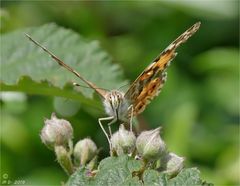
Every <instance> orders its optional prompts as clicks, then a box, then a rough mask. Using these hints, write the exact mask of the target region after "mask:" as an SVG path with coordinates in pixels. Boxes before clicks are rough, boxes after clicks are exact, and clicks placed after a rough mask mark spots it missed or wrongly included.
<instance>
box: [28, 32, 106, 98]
mask: <svg viewBox="0 0 240 186" xmlns="http://www.w3.org/2000/svg"><path fill="white" fill-rule="evenodd" d="M25 35H26V37H27V38H28V39H29V40H30V41H32V42H33V43H34V44H36V45H37V46H39V47H40V48H42V49H43V50H44V51H45V52H46V53H48V54H49V55H50V57H51V58H52V59H54V60H55V61H56V62H57V63H58V64H59V65H60V66H62V67H64V68H65V69H67V70H68V71H70V72H72V73H73V74H75V76H77V77H78V78H79V79H81V80H82V81H83V82H84V83H86V84H87V85H88V86H89V87H90V88H92V89H94V90H95V91H96V92H97V93H98V94H99V95H100V96H102V97H104V96H105V92H104V91H101V90H99V89H98V88H97V87H96V86H95V85H94V84H93V83H91V82H89V81H87V80H86V79H84V78H83V77H82V76H81V75H80V74H79V73H78V72H77V71H75V70H74V69H73V68H71V67H70V66H68V65H67V64H65V63H64V62H63V61H62V60H61V59H59V58H58V57H57V56H55V55H54V54H53V53H52V52H50V51H49V50H48V49H47V48H45V47H44V46H42V45H41V44H40V43H38V42H37V41H35V40H34V39H33V38H32V37H31V36H30V35H28V34H26V33H25Z"/></svg>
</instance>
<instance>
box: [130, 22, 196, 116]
mask: <svg viewBox="0 0 240 186" xmlns="http://www.w3.org/2000/svg"><path fill="white" fill-rule="evenodd" d="M199 27H200V22H198V23H196V24H194V25H193V26H192V27H190V28H189V29H188V30H186V31H185V32H184V33H183V34H181V35H180V36H179V37H178V38H177V39H176V40H175V41H173V42H172V43H171V44H170V45H169V46H168V47H167V48H166V49H165V50H164V51H163V52H162V53H161V54H160V55H159V56H158V57H157V58H156V59H155V60H154V61H153V62H152V63H151V64H150V65H149V66H148V67H147V68H146V69H145V70H144V71H143V72H142V73H141V74H140V75H139V76H138V78H137V79H136V80H135V81H134V82H133V83H132V84H131V86H130V88H129V89H128V91H127V92H126V94H125V98H126V99H127V100H128V101H129V104H131V105H132V106H133V115H134V116H135V115H138V114H140V113H141V112H143V111H144V109H145V107H146V105H147V104H148V103H149V102H150V101H151V100H152V99H153V98H154V97H155V96H157V95H158V94H159V92H160V91H161V88H162V87H163V85H164V83H165V81H166V77H167V73H166V69H167V67H168V66H169V65H170V62H171V61H172V60H173V59H174V58H175V56H176V55H177V53H176V52H175V50H176V48H177V47H178V46H180V45H181V44H182V43H184V42H186V41H187V40H188V38H190V37H191V36H192V35H193V34H194V33H195V32H196V31H197V30H198V29H199Z"/></svg>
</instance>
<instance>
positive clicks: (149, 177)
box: [67, 155, 210, 186]
mask: <svg viewBox="0 0 240 186" xmlns="http://www.w3.org/2000/svg"><path fill="white" fill-rule="evenodd" d="M142 168H143V163H142V161H141V160H135V159H133V158H131V157H128V156H127V155H124V156H119V157H108V158H105V159H104V160H102V161H101V162H100V164H99V166H98V170H97V173H96V175H95V176H93V177H90V176H88V175H91V174H89V172H88V171H87V170H86V169H85V168H80V169H78V170H77V171H76V172H75V173H74V174H73V175H72V176H71V177H70V178H69V180H68V183H67V185H68V186H82V185H84V186H90V185H91V186H92V185H98V186H111V185H119V186H125V185H134V186H140V185H144V186H150V185H157V186H172V185H174V186H177V185H179V186H182V185H186V186H192V185H210V184H208V183H206V182H202V180H201V179H200V177H199V176H200V171H199V170H198V169H197V168H189V169H183V170H182V171H181V172H180V173H179V174H178V175H177V176H176V177H174V178H172V179H170V178H169V176H167V174H163V173H160V172H158V171H156V170H153V169H147V170H145V171H144V172H143V175H142V176H141V175H139V177H138V176H133V175H136V174H133V173H136V172H135V171H138V172H139V173H140V172H142ZM140 178H141V179H140Z"/></svg>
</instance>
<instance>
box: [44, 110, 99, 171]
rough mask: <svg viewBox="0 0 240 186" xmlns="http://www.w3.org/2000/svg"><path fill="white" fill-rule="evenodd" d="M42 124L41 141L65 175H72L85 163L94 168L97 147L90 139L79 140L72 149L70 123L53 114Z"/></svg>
mask: <svg viewBox="0 0 240 186" xmlns="http://www.w3.org/2000/svg"><path fill="white" fill-rule="evenodd" d="M44 123H45V125H44V127H43V129H42V130H41V134H40V137H41V140H42V142H43V143H44V144H45V145H46V146H47V147H48V148H49V149H51V150H54V152H55V154H56V157H57V161H58V162H59V164H60V165H61V167H62V168H63V169H64V170H65V171H66V173H67V174H69V175H70V174H72V173H73V172H74V170H76V168H77V167H79V166H85V165H87V163H89V164H90V166H89V167H92V168H93V167H94V162H95V160H96V157H97V146H96V145H95V143H94V142H93V141H92V140H91V139H89V138H86V139H83V140H79V141H78V142H77V144H76V145H75V147H74V149H73V142H72V139H73V129H72V126H71V124H70V122H68V121H67V120H64V119H59V118H57V117H56V115H55V114H54V113H53V114H52V116H51V119H46V120H45V121H44ZM92 160H93V161H92ZM73 162H74V163H73Z"/></svg>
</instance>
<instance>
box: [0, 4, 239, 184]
mask: <svg viewBox="0 0 240 186" xmlns="http://www.w3.org/2000/svg"><path fill="white" fill-rule="evenodd" d="M1 3H2V4H1V5H2V6H1V9H0V18H1V24H0V29H1V30H0V31H1V81H2V80H3V79H4V78H5V79H8V78H6V76H7V75H9V74H7V73H6V71H8V72H9V73H14V68H11V67H9V66H4V65H3V64H6V63H7V61H8V60H9V59H5V58H3V56H6V55H5V53H3V52H8V53H9V54H11V52H12V53H13V55H12V56H14V51H18V50H19V49H20V51H21V49H23V47H24V46H25V45H26V43H23V42H24V41H23V38H17V37H16V38H12V40H13V41H14V42H15V46H16V48H15V49H7V50H6V48H4V46H5V45H7V43H4V39H2V36H3V37H4V35H5V34H8V33H10V32H12V31H16V30H18V29H25V28H26V27H35V26H42V25H43V24H46V23H55V24H57V25H59V26H61V27H65V28H68V29H70V30H73V31H75V32H77V33H78V34H79V35H81V37H83V38H84V39H85V40H86V42H87V43H90V42H92V41H93V40H98V42H99V44H100V48H101V50H103V51H105V52H107V53H108V54H109V56H110V58H107V59H106V60H108V61H109V63H107V64H105V65H104V66H101V65H100V66H99V67H98V68H97V67H96V68H86V67H85V68H86V70H85V69H82V72H81V69H80V70H79V71H80V72H81V73H83V74H84V76H85V77H89V79H90V80H92V81H94V82H96V83H97V82H99V81H100V80H99V78H98V77H101V76H104V77H106V79H104V78H103V80H104V81H103V82H102V83H100V82H99V83H100V84H99V86H101V87H103V88H119V87H120V86H121V85H123V82H124V81H123V80H124V78H123V77H122V72H123V73H124V77H125V79H129V80H130V81H133V80H134V79H135V78H136V77H137V75H138V74H139V73H140V72H141V71H142V70H143V69H144V68H145V67H146V66H147V65H148V64H149V63H150V62H151V61H152V59H154V58H155V57H156V56H157V55H158V54H159V53H160V52H161V51H162V50H163V49H164V48H165V47H166V46H167V45H168V44H169V43H170V42H171V41H172V40H173V39H175V38H176V37H177V36H178V35H179V34H181V33H182V32H183V31H184V30H185V29H187V28H188V27H190V26H191V25H192V24H194V23H195V22H197V21H201V22H202V25H201V28H200V30H199V31H198V33H196V34H195V35H194V36H193V38H190V39H189V41H188V42H187V43H186V44H184V45H183V46H182V47H180V48H179V50H178V56H177V57H176V59H175V60H174V61H173V63H172V65H171V66H170V68H169V69H168V80H167V83H166V84H165V86H164V88H163V91H162V92H161V94H160V95H159V96H158V97H157V98H156V99H155V100H154V101H153V102H152V103H151V104H150V105H149V106H148V108H147V109H146V111H145V112H144V113H143V114H141V116H139V118H138V119H139V121H140V129H141V130H144V129H150V128H155V127H158V126H159V125H161V126H162V127H163V132H162V136H163V139H164V140H165V141H166V143H167V145H168V147H169V150H170V151H173V152H175V153H177V154H178V155H180V156H184V157H186V166H187V167H193V166H197V167H198V168H199V169H200V170H201V174H202V175H201V177H202V178H203V179H205V180H207V181H208V182H212V183H215V184H216V185H226V184H229V185H234V184H235V185H236V184H239V174H240V172H239V166H240V159H239V157H240V156H239V155H240V154H239V98H238V96H239V10H238V7H239V3H238V1H233V0H232V1H200V0H199V1H160V2H157V1H152V2H148V3H147V2H142V1H131V2H127V1H125V2H117V1H113V2H112V1H111V2H110V1H106V2H85V1H82V2H68V1H66V2H64V1H59V2H57V1H55V2H27V1H21V2H13V1H1ZM44 37H46V40H47V38H48V37H50V34H48V32H47V31H46V33H43V34H42V36H41V39H44ZM36 39H37V38H36ZM5 41H6V40H5ZM54 41H55V40H54V39H52V40H51V42H49V40H48V42H47V43H46V44H47V46H49V47H48V48H49V49H51V50H53V51H54V53H56V54H58V55H60V56H61V55H62V56H63V57H65V56H66V54H65V53H70V54H74V53H75V54H78V51H73V50H74V47H72V46H69V48H66V50H64V51H58V47H59V46H58V45H55V44H54ZM58 42H59V41H56V43H58ZM27 44H29V47H30V46H32V44H31V43H29V42H28V43H27ZM68 50H69V51H68ZM79 53H81V51H80V49H79ZM23 54H24V53H23V52H21V54H19V55H21V56H24V55H23ZM15 55H17V56H18V53H17V54H16V53H15ZM25 55H26V56H27V55H30V54H28V53H26V54H25ZM79 55H80V54H79ZM12 56H11V55H9V58H10V57H12ZM39 56H44V59H45V60H48V61H51V60H50V59H48V56H47V55H45V54H44V53H41V52H40V54H39ZM93 56H95V55H93ZM66 59H72V58H68V57H66ZM73 59H74V58H73ZM3 60H4V61H3ZM28 60H29V58H28ZM31 60H33V62H36V61H37V59H36V58H34V57H32V58H31ZM93 60H97V59H95V58H94V59H93ZM17 62H18V61H17V60H16V63H17ZM23 62H24V61H20V60H19V62H18V63H17V64H19V63H20V64H21V63H23ZM42 62H44V61H42ZM65 62H66V63H68V61H66V60H65ZM52 63H53V62H52ZM69 63H71V61H69ZM111 63H112V64H111ZM113 64H114V65H113ZM112 66H115V67H116V69H112V71H111V70H110V69H111V67H112ZM119 66H120V67H119ZM4 67H5V68H4ZM115 67H112V68H115ZM6 68H8V69H6ZM56 68H58V67H56ZM83 68H84V66H83ZM105 69H108V70H105ZM36 70H37V68H36ZM42 73H43V74H44V72H42ZM47 73H49V71H48V72H47ZM59 73H64V72H63V71H62V70H61V71H59ZM115 73H117V75H114V74H115ZM99 74H101V76H99ZM48 75H49V74H48ZM9 76H10V75H9ZM49 76H51V73H50V75H49ZM70 77H73V76H70V75H69V76H68V78H70ZM95 79H96V81H95ZM111 80H112V82H113V83H110V81H111ZM7 81H8V80H6V81H4V82H5V83H6V82H7ZM9 81H10V80H9ZM20 82H21V83H22V87H24V86H25V87H26V86H27V87H28V88H29V89H30V90H31V88H32V89H34V90H36V88H39V86H37V85H35V84H34V83H33V82H31V80H30V79H28V78H27V77H25V78H23V79H21V81H20ZM8 83H9V82H8ZM104 85H106V87H104ZM43 86H47V83H46V82H45V83H44V82H43ZM40 87H41V86H40ZM1 88H2V90H9V91H10V90H12V91H10V93H12V92H16V90H18V89H16V88H15V89H14V88H13V89H11V88H9V87H8V86H7V83H6V84H4V85H3V84H2V85H1ZM124 88H126V87H124ZM72 89H73V88H72V87H71V86H69V85H68V86H67V87H65V89H64V90H60V89H56V90H55V92H56V94H55V95H58V96H64V97H65V98H60V97H54V96H52V95H51V94H43V93H42V92H41V90H40V89H39V91H26V90H24V89H23V91H24V92H21V93H20V94H19V93H18V94H10V93H9V92H2V93H1V174H0V176H1V182H2V181H3V180H4V179H5V180H6V177H4V176H6V174H7V176H8V178H7V180H10V181H16V180H25V181H26V183H27V184H29V185H39V184H45V185H47V184H48V185H49V184H52V185H59V183H60V181H66V180H67V177H66V176H65V175H64V172H63V171H62V170H61V168H60V167H59V166H58V164H57V163H56V161H55V157H54V155H53V153H52V152H51V151H49V150H48V149H46V147H45V146H44V145H43V144H42V143H41V141H40V138H39V132H40V130H41V128H42V126H43V119H44V118H45V117H48V118H49V117H50V114H51V112H53V111H55V112H56V113H57V115H58V116H60V117H64V118H66V119H68V120H70V121H71V123H72V125H73V127H74V136H75V138H74V141H77V140H78V139H80V138H84V137H87V136H90V137H91V138H92V139H93V140H94V141H95V142H96V143H97V145H98V147H103V149H104V150H103V151H102V152H101V158H103V157H105V156H107V155H108V152H107V149H108V146H107V141H106V139H105V137H104V135H103V133H102V132H101V130H100V127H99V126H98V124H97V118H98V117H104V116H105V114H104V112H103V110H102V108H101V107H100V100H99V99H98V97H97V96H94V100H91V99H90V98H89V97H88V98H86V100H85V99H84V98H83V99H84V102H83V101H81V99H80V97H81V96H79V97H78V96H75V97H74V96H73V97H71V98H74V99H73V100H70V99H67V98H68V97H70V96H66V94H65V92H64V91H66V90H68V91H70V92H71V93H69V94H74V93H72ZM81 89H84V88H81ZM84 91H86V92H88V91H87V90H84ZM25 92H28V93H27V94H26V93H25ZM3 93H4V94H3ZM86 95H88V93H86ZM88 103H89V104H88Z"/></svg>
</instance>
